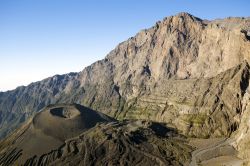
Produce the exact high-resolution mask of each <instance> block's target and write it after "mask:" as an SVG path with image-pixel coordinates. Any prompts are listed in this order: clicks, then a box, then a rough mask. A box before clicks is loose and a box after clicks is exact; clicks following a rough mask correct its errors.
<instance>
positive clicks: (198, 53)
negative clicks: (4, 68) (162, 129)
mask: <svg viewBox="0 0 250 166" xmlns="http://www.w3.org/2000/svg"><path fill="white" fill-rule="evenodd" d="M249 31H250V19H249V18H227V19H223V20H214V21H204V20H201V19H199V18H196V17H194V16H192V15H190V14H187V13H180V14H178V15H176V16H170V17H167V18H165V19H164V20H162V21H159V22H157V23H156V24H155V26H153V27H152V28H149V29H146V30H142V31H140V32H139V33H138V34H136V35H135V37H132V38H130V39H128V40H127V41H125V42H123V43H120V44H119V45H118V46H117V47H116V48H115V49H114V50H112V51H111V52H110V53H109V54H108V55H107V56H106V57H105V58H104V59H103V60H101V61H98V62H96V63H94V64H92V65H91V66H89V67H86V68H85V69H84V70H83V71H82V72H80V73H71V74H67V75H62V76H54V77H51V78H48V79H45V80H43V81H40V82H36V83H33V84H30V85H29V86H27V87H19V88H17V89H15V90H13V91H8V92H3V93H0V135H1V136H4V135H6V134H7V133H8V132H9V131H11V130H12V129H14V128H16V127H17V126H18V125H19V124H20V123H21V122H23V121H25V120H26V119H27V117H29V116H31V115H32V114H33V113H34V112H36V111H38V110H39V109H41V108H42V107H44V106H46V105H48V104H51V103H58V102H61V103H62V102H76V103H80V104H84V105H86V106H89V107H91V108H93V109H95V110H99V111H101V112H104V113H107V114H109V115H111V116H113V117H116V118H145V117H146V118H149V119H153V120H157V121H164V122H168V123H172V124H173V125H176V126H180V127H179V129H180V130H181V131H183V132H184V133H188V135H194V136H204V137H206V136H207V135H208V133H209V135H215V136H217V135H228V134H230V133H231V131H233V130H234V129H235V126H237V125H238V121H239V120H237V115H238V114H240V113H239V111H240V106H239V103H240V100H241V98H242V92H241V91H244V88H245V87H243V88H242V85H241V83H240V82H241V79H239V78H240V77H241V76H242V77H243V75H244V73H247V72H248V70H247V69H246V68H247V67H246V66H247V63H245V62H243V61H244V60H246V61H247V62H248V61H249V60H250V57H249V55H250V41H249ZM239 64H242V65H239ZM244 64H245V65H244ZM238 65H239V66H245V67H243V68H244V69H243V68H242V67H237V66H238ZM231 68H232V69H231ZM243 71H244V72H243ZM242 72H243V73H242ZM220 73H222V74H220ZM238 77H239V78H238ZM239 81H240V82H239ZM244 81H245V80H244ZM243 84H245V82H244V83H243ZM234 88H236V89H234ZM159 94H160V96H159ZM237 94H238V95H237ZM156 95H157V96H158V97H156ZM235 95H236V96H235ZM185 97H186V98H187V99H185ZM188 98H190V99H188ZM152 99H153V100H155V101H156V103H157V102H158V104H155V105H157V106H155V108H153V109H151V107H154V106H151V105H153V104H151V105H150V103H153V102H154V101H152ZM147 100H148V101H147ZM143 101H144V102H143ZM145 101H146V102H145ZM140 102H141V103H140ZM145 107H146V108H147V109H148V110H150V111H145ZM152 110H155V111H156V113H155V112H154V113H153V111H152ZM183 112H184V113H183ZM200 113H202V114H200ZM186 114H187V115H186ZM197 114H199V115H197ZM170 115H171V116H170ZM175 116H177V117H179V116H180V118H178V120H174V119H176V118H174V117H175ZM221 117H223V118H222V119H224V120H222V122H221V121H220V120H221ZM179 123H180V125H178V124H179ZM234 123H235V124H234ZM208 126H213V127H212V129H208ZM219 126H222V127H219ZM236 128H237V127H236ZM203 129H205V131H206V133H205V134H203V135H200V134H198V133H199V132H200V131H201V130H203ZM211 133H212V134H211Z"/></svg>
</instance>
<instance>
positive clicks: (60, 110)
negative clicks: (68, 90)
mask: <svg viewBox="0 0 250 166" xmlns="http://www.w3.org/2000/svg"><path fill="white" fill-rule="evenodd" d="M50 113H51V114H52V115H53V116H58V117H61V118H67V119H71V118H74V117H76V116H78V115H80V112H79V110H77V109H74V108H68V107H56V108H52V109H50Z"/></svg>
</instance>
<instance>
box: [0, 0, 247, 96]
mask: <svg viewBox="0 0 250 166" xmlns="http://www.w3.org/2000/svg"><path fill="white" fill-rule="evenodd" d="M179 12H189V13H191V14H193V15H195V16H197V17H200V18H203V19H215V18H224V17H229V16H245V17H246V16H250V0H207V1H205V0H0V62H1V63H0V91H6V90H10V89H14V88H16V87H17V86H20V85H27V84H28V83H31V82H33V81H38V80H41V79H43V78H46V77H49V76H52V75H55V74H63V73H68V72H78V71H81V70H82V69H83V68H84V67H86V66H87V65H90V64H91V63H93V62H95V61H96V60H99V59H102V58H104V57H105V55H106V54H107V53H108V52H109V51H111V50H112V49H113V48H114V47H115V46H116V45H117V44H118V43H120V42H122V41H124V40H126V39H127V38H129V37H131V36H134V35H135V34H136V33H137V32H138V31H139V30H141V29H145V28H148V27H151V26H153V25H154V23H155V22H156V21H158V20H162V19H163V18H164V17H166V16H170V15H175V14H177V13H179Z"/></svg>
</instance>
